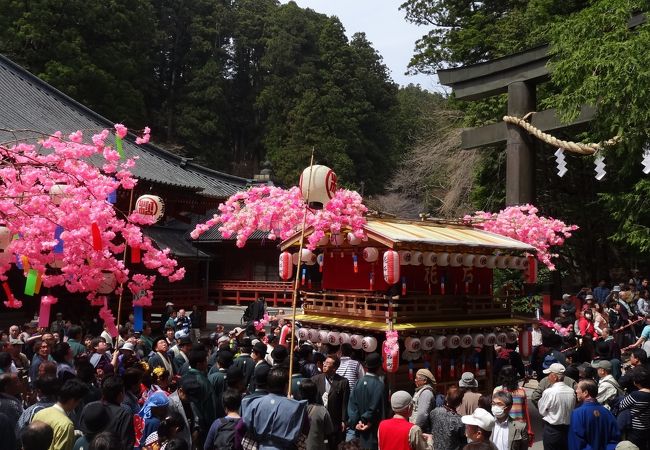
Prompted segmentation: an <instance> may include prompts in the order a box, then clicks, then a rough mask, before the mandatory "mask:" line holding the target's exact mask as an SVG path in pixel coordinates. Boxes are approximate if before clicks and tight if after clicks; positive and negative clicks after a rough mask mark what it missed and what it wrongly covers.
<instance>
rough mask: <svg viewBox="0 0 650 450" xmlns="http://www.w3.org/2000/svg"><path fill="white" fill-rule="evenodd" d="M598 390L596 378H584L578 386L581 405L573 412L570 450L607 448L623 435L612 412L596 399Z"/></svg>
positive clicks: (570, 427) (577, 391) (570, 429)
mask: <svg viewBox="0 0 650 450" xmlns="http://www.w3.org/2000/svg"><path fill="white" fill-rule="evenodd" d="M597 392H598V387H597V386H596V382H595V381H594V380H582V381H580V382H579V383H578V386H576V396H577V398H578V403H580V405H579V406H578V407H577V408H576V409H575V410H574V411H573V413H572V414H571V425H570V426H569V450H588V449H589V450H591V449H594V450H599V449H602V450H605V449H607V448H612V447H613V446H614V445H616V443H617V442H618V441H619V439H620V437H621V433H620V432H619V430H618V424H617V423H616V419H615V418H614V416H613V415H612V413H611V412H609V410H607V409H606V408H605V407H604V406H602V405H600V404H599V403H598V402H597V401H596V395H597Z"/></svg>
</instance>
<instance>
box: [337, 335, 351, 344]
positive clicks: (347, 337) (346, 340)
mask: <svg viewBox="0 0 650 450" xmlns="http://www.w3.org/2000/svg"><path fill="white" fill-rule="evenodd" d="M339 341H340V342H341V344H349V343H350V335H349V334H348V333H340V334H339Z"/></svg>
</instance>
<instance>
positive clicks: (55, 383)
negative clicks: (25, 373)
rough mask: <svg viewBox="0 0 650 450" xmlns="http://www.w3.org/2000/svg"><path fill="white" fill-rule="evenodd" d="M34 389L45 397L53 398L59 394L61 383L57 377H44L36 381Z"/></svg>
mask: <svg viewBox="0 0 650 450" xmlns="http://www.w3.org/2000/svg"><path fill="white" fill-rule="evenodd" d="M34 387H35V388H36V389H38V390H39V392H40V393H41V394H42V395H43V396H45V397H52V396H54V395H56V394H57V393H58V392H59V389H60V387H61V382H60V381H59V379H58V378H57V377H54V376H52V375H44V376H42V377H40V378H37V379H36V381H34Z"/></svg>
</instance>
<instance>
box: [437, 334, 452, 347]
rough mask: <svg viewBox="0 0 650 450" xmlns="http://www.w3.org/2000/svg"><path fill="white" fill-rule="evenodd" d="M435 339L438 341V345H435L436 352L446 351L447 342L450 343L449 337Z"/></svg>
mask: <svg viewBox="0 0 650 450" xmlns="http://www.w3.org/2000/svg"><path fill="white" fill-rule="evenodd" d="M435 339H436V345H435V347H436V350H444V349H445V348H447V342H448V341H449V339H448V338H447V336H436V337H435Z"/></svg>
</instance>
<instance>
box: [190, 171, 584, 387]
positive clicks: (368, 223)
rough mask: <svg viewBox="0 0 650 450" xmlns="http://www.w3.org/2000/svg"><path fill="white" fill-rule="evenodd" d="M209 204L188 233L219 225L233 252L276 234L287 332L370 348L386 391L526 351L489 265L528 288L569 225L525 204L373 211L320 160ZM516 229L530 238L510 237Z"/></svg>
mask: <svg viewBox="0 0 650 450" xmlns="http://www.w3.org/2000/svg"><path fill="white" fill-rule="evenodd" d="M306 180H309V181H306ZM304 181H306V182H304ZM219 209H220V214H218V215H215V216H214V218H213V219H212V220H211V221H209V222H207V223H206V224H202V225H199V226H198V227H197V229H196V230H195V231H194V232H193V233H194V234H193V236H198V235H199V234H200V233H202V232H204V231H205V230H206V229H208V228H210V227H212V226H215V225H217V224H220V228H219V231H220V232H222V233H224V234H225V235H232V234H236V236H237V245H239V246H240V247H241V246H244V245H245V243H246V239H247V237H248V236H249V235H251V234H252V233H253V232H254V231H255V230H257V229H263V230H266V231H268V232H269V235H268V238H269V239H275V238H281V239H283V241H282V242H281V244H280V248H281V251H282V253H281V254H280V256H279V262H278V268H279V276H280V278H281V279H282V280H285V281H288V280H292V281H294V283H295V286H296V289H295V297H294V299H295V303H298V301H299V302H300V303H301V304H300V307H301V309H302V312H300V313H297V314H296V313H294V314H295V316H294V317H295V321H296V323H297V324H299V326H298V328H297V330H296V333H294V335H295V338H296V339H298V340H300V341H311V342H312V343H319V342H320V343H327V344H332V345H340V344H344V343H349V344H350V345H352V347H353V348H354V349H357V350H363V351H365V352H375V351H378V352H381V353H382V354H383V361H384V370H385V371H386V372H387V373H388V374H389V382H390V384H391V386H390V388H391V390H395V389H400V388H405V387H410V384H412V379H413V376H414V374H415V372H417V370H418V369H419V368H422V367H427V368H429V369H430V370H431V371H432V373H433V374H434V375H435V377H436V380H437V381H438V383H437V385H438V388H439V389H440V390H443V389H444V387H445V386H446V385H448V384H452V383H457V382H458V379H459V377H460V375H461V374H462V373H463V372H468V371H469V372H473V373H474V374H475V376H476V378H477V379H478V380H479V382H480V383H481V384H482V386H483V387H484V388H486V389H488V388H490V387H492V386H493V384H494V383H493V376H492V368H491V362H492V361H493V358H494V355H493V352H494V346H495V344H499V345H506V344H514V343H518V344H519V347H520V351H521V353H522V354H523V356H527V354H528V352H529V351H530V335H529V332H528V331H527V326H528V325H529V324H531V323H532V321H533V320H534V318H533V317H532V316H519V315H516V314H514V313H513V311H512V301H513V300H514V298H515V295H518V294H515V293H512V292H510V291H508V290H504V289H499V290H498V292H497V289H495V286H494V281H493V279H494V278H493V275H494V270H496V269H511V270H516V271H520V272H521V274H522V277H523V278H524V280H523V281H524V283H528V284H533V283H535V282H536V277H537V261H538V260H539V261H541V262H542V263H544V264H546V265H547V266H548V267H549V268H552V262H551V260H550V258H551V256H553V255H551V254H550V253H549V248H550V246H552V245H561V244H562V243H563V241H564V239H565V238H566V237H569V236H570V231H572V230H574V229H575V227H573V226H566V225H565V224H564V223H562V222H560V221H557V220H555V219H546V218H543V217H538V216H537V215H536V213H537V210H536V209H535V208H534V207H532V206H530V205H525V206H521V207H513V209H508V210H506V211H505V212H504V213H503V214H499V215H492V214H490V213H483V212H479V213H477V214H476V215H475V216H472V217H466V218H463V219H459V220H457V221H449V220H431V219H428V218H426V219H422V220H419V221H418V220H400V219H395V218H386V217H382V216H381V215H380V214H377V213H375V214H373V213H368V211H367V209H366V207H365V206H363V204H362V200H361V197H360V196H359V194H357V193H356V192H352V191H346V190H344V189H337V186H336V175H335V174H334V172H333V171H332V170H330V169H329V168H327V167H324V166H310V167H308V168H307V169H305V171H304V172H303V174H302V176H301V182H300V186H299V187H293V188H291V189H289V190H284V189H281V188H277V187H269V186H264V187H254V188H251V189H250V190H248V191H247V192H242V193H238V194H236V195H235V196H233V197H231V198H230V199H229V200H228V201H227V202H226V203H224V204H223V205H221V206H220V208H219ZM489 230H492V231H489ZM493 231H496V232H493ZM521 233H525V236H526V239H528V240H530V241H533V242H534V245H533V244H532V243H528V242H523V240H518V239H515V238H513V235H514V236H515V237H516V236H519V235H520V234H521ZM295 306H296V305H295V304H294V307H295Z"/></svg>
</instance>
